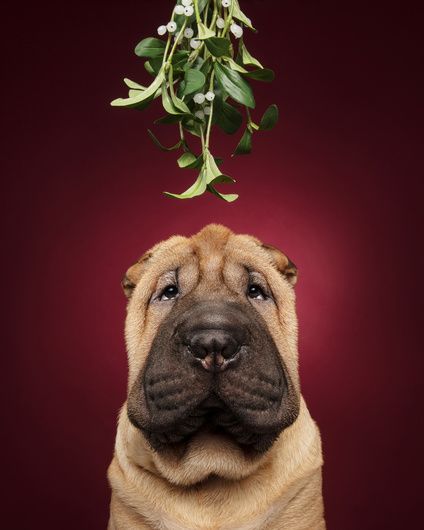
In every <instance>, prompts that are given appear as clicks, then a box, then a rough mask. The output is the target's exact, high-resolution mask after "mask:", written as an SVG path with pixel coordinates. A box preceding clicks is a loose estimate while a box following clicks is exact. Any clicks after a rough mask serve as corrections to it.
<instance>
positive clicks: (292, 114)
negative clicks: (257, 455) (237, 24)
mask: <svg viewBox="0 0 424 530" xmlns="http://www.w3.org/2000/svg"><path fill="white" fill-rule="evenodd" d="M171 4H172V2H168V1H165V0H163V1H161V2H159V1H157V2H135V1H133V2H131V1H121V2H91V3H86V2H84V3H75V2H65V3H54V4H52V5H51V6H48V5H47V4H46V3H44V4H43V5H41V4H40V3H33V4H32V5H27V6H24V5H22V4H16V5H15V7H12V6H9V7H8V8H7V9H6V11H7V12H6V18H5V19H4V20H5V24H4V28H3V30H2V32H3V35H2V36H3V37H6V39H5V43H4V44H3V46H2V55H3V72H5V71H8V76H7V77H6V78H5V81H4V82H3V83H2V88H3V90H4V91H5V95H4V96H3V100H2V104H3V106H5V107H6V109H7V110H8V111H9V112H8V113H7V115H6V117H3V125H5V131H6V134H5V135H4V139H3V141H2V146H3V152H4V157H3V162H2V163H3V164H5V171H3V172H2V175H3V184H2V187H3V189H4V191H5V192H7V195H6V201H5V205H4V207H3V209H2V215H4V216H5V219H4V220H3V221H2V227H3V230H4V235H3V238H2V246H3V250H4V258H3V260H2V261H3V263H2V264H3V266H4V267H5V271H4V273H3V275H2V278H3V290H4V303H3V308H4V316H3V322H4V323H5V332H4V338H5V339H6V340H5V344H4V354H3V360H4V370H3V374H2V375H3V378H2V379H3V382H2V394H3V396H2V397H3V409H4V411H5V414H4V419H3V425H2V427H3V437H2V438H3V442H5V443H6V447H5V449H4V450H3V452H2V478H1V483H2V485H4V486H5V490H6V491H5V494H3V501H4V506H5V507H4V508H3V509H2V521H3V524H2V526H3V527H4V528H8V529H11V528H16V529H31V530H33V529H35V528H44V529H46V528H49V529H58V528H60V529H68V528H69V529H71V528H72V529H75V528H81V529H82V528H84V529H85V528H87V529H102V528H105V527H106V521H107V517H108V502H109V490H108V485H107V482H106V478H105V474H106V468H107V466H108V463H109V461H110V458H111V456H112V450H113V443H114V435H115V424H116V416H117V411H118V409H119V407H120V405H121V404H122V402H123V401H124V398H125V391H126V357H125V348H124V341H123V325H124V316H125V300H124V297H123V295H122V293H121V289H120V279H121V276H122V274H123V273H124V271H125V270H126V268H127V266H129V265H130V264H131V263H132V262H133V261H134V260H135V259H136V258H137V257H138V256H139V255H140V254H141V253H142V252H143V251H144V250H146V249H147V248H148V247H150V246H151V245H153V244H154V243H155V242H157V241H158V240H160V239H162V238H166V237H168V236H169V235H171V234H174V233H183V234H191V233H193V232H195V231H197V230H198V229H200V228H201V227H202V226H203V225H205V224H206V223H208V222H211V221H214V222H221V223H224V224H227V225H228V226H230V227H231V228H232V229H234V230H235V231H237V232H247V233H253V234H254V235H256V236H258V237H259V238H261V239H263V240H264V241H266V242H268V243H271V244H274V245H276V246H279V247H281V248H282V249H284V250H285V251H286V252H287V253H288V254H289V256H290V257H291V258H292V259H293V261H294V262H295V263H296V264H297V265H298V267H299V270H300V280H299V284H298V287H297V293H298V314H299V320H300V363H301V378H302V383H303V393H304V395H305V397H306V399H307V402H308V404H309V407H310V409H311V411H312V414H313V416H314V418H315V419H316V420H317V421H318V423H319V425H320V428H321V431H322V437H323V446H324V455H325V467H324V495H325V505H326V512H327V520H328V527H329V528H330V529H333V530H341V529H343V530H358V529H359V528H361V530H366V529H370V530H371V529H373V530H375V529H380V528H381V529H383V528H384V529H386V530H387V529H406V528H408V529H409V528H417V527H418V526H419V525H420V523H419V522H418V521H420V520H421V522H422V517H419V510H421V509H422V508H421V506H420V505H419V502H420V501H419V495H421V493H420V491H422V479H421V477H420V475H419V471H418V468H419V465H420V461H421V454H422V447H423V440H422V424H421V423H420V420H421V417H422V416H421V413H420V411H419V401H420V398H421V392H422V389H421V388H420V384H421V381H422V373H423V368H424V362H423V358H422V348H420V342H419V340H420V339H421V329H419V316H422V298H421V297H420V294H419V290H418V288H419V281H418V277H417V276H418V272H421V270H422V259H421V257H422V256H421V252H422V251H421V248H420V247H421V245H422V244H421V243H419V241H422V232H421V235H419V233H418V223H419V221H420V218H421V209H422V206H421V203H422V194H421V191H422V185H421V178H422V172H421V169H422V168H421V167H420V165H419V161H418V155H417V153H419V151H420V150H421V152H422V140H421V139H420V138H419V132H420V126H421V124H422V118H421V117H419V116H418V108H419V106H420V105H421V104H422V92H419V90H418V77H419V71H420V70H421V68H422V59H420V55H419V52H420V50H419V34H420V32H421V27H419V26H418V22H419V17H418V13H414V12H413V11H412V8H411V6H410V4H405V3H404V4H397V7H393V8H390V7H388V4H387V3H384V4H383V3H382V4H381V5H379V4H376V3H371V4H369V3H358V2H349V1H348V2H334V3H332V2H327V1H322V2H315V1H300V2H292V1H291V2H289V1H282V2H263V1H262V2H261V1H259V0H256V1H254V0H250V1H249V0H243V1H242V5H243V6H245V11H247V12H248V14H249V15H250V16H251V17H252V18H253V20H254V22H255V25H256V26H257V27H258V28H259V30H260V32H259V34H258V35H256V36H255V35H249V36H248V37H247V39H246V41H247V44H248V47H249V48H250V49H251V51H252V53H253V54H254V55H256V56H257V57H259V58H260V59H261V60H262V59H263V60H264V62H266V63H267V65H269V66H270V67H272V68H274V69H275V71H276V74H277V80H276V82H275V83H274V84H272V85H259V84H256V85H255V87H256V88H255V93H256V96H257V103H258V105H257V107H258V111H257V115H260V114H261V113H262V112H263V110H264V109H265V108H266V106H267V105H268V104H269V103H273V102H275V103H277V104H278V105H279V107H280V110H281V121H280V123H279V125H278V127H277V128H276V129H275V131H273V132H268V133H263V134H262V135H257V136H256V137H255V146H254V153H253V154H252V155H251V156H250V157H244V158H239V159H229V158H227V159H226V162H225V165H224V168H225V171H226V172H228V173H229V174H231V175H232V176H234V177H235V178H236V179H237V180H238V182H237V184H236V186H235V188H236V190H237V192H239V193H240V195H241V198H240V200H239V201H238V202H237V203H235V204H234V205H227V204H225V203H223V202H220V201H219V200H218V199H216V198H214V197H212V196H205V197H202V198H199V199H196V200H194V201H190V202H177V201H173V200H171V199H166V198H164V197H163V196H162V195H161V192H162V191H163V190H168V191H175V192H179V191H182V190H183V189H185V187H187V185H188V184H190V183H191V181H192V180H193V179H194V176H195V175H194V174H190V173H183V172H181V171H180V170H177V168H176V164H175V158H176V157H175V154H174V153H171V154H163V153H161V152H159V151H157V150H156V148H155V147H154V146H153V144H151V143H150V140H149V139H148V137H147V134H146V127H147V126H150V124H151V122H152V121H153V119H154V118H155V117H157V116H159V115H160V113H161V111H160V108H159V106H158V105H156V106H155V108H153V109H152V110H149V111H148V112H146V113H144V114H142V113H139V112H135V111H124V110H118V109H112V108H110V107H109V101H110V100H111V99H114V98H115V97H118V96H121V95H124V93H125V90H124V88H123V84H122V78H123V77H125V76H128V77H130V78H132V79H135V80H139V81H141V82H143V81H146V74H145V72H144V69H143V65H142V62H141V60H140V59H138V58H137V57H136V56H135V55H133V54H132V49H133V46H134V45H135V44H136V43H137V42H138V41H139V40H140V39H141V38H143V37H145V36H148V35H153V34H154V32H155V29H156V27H157V26H158V25H159V23H163V22H166V21H167V19H168V16H169V15H168V13H169V11H170V8H171ZM408 5H409V7H408ZM3 9H4V8H3ZM3 15H4V12H3ZM156 130H157V133H158V134H159V135H161V138H162V139H163V140H164V142H172V141H173V140H174V139H175V138H176V136H177V135H176V132H175V131H174V130H173V129H166V128H165V129H163V130H160V129H156ZM235 142H236V138H233V137H231V138H228V137H225V136H223V135H220V134H218V135H217V136H216V137H215V139H214V144H213V148H214V152H215V153H216V154H219V155H225V156H226V157H227V156H228V155H229V154H230V152H231V150H230V149H231V146H234V145H235ZM227 189H228V187H227ZM229 191H231V192H232V191H233V189H232V188H230V190H229ZM420 504H422V501H421V502H420Z"/></svg>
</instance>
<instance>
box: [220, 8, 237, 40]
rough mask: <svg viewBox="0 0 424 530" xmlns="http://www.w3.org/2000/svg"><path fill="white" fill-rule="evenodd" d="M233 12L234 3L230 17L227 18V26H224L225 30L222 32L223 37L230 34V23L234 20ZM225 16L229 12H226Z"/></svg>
mask: <svg viewBox="0 0 424 530" xmlns="http://www.w3.org/2000/svg"><path fill="white" fill-rule="evenodd" d="M233 11H234V2H231V7H230V12H229V14H228V16H226V17H225V26H224V29H223V30H222V33H221V37H225V36H226V35H227V33H228V29H229V27H230V23H231V21H232V20H233ZM225 14H227V11H225Z"/></svg>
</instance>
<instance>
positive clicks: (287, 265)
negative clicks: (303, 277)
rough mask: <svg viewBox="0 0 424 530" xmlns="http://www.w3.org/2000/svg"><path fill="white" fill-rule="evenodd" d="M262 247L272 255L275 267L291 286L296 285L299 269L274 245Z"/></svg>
mask: <svg viewBox="0 0 424 530" xmlns="http://www.w3.org/2000/svg"><path fill="white" fill-rule="evenodd" d="M262 247H263V248H264V249H265V250H266V251H267V252H269V253H270V254H271V256H272V260H273V262H274V265H275V266H276V267H277V269H278V270H279V271H280V272H281V274H282V275H283V276H284V277H285V278H286V280H287V281H288V282H289V283H290V284H291V285H293V286H294V285H296V282H297V267H296V265H295V264H294V263H293V262H292V261H291V260H290V259H289V258H288V257H287V256H286V255H285V254H284V253H283V252H281V250H278V248H275V247H273V246H272V245H262Z"/></svg>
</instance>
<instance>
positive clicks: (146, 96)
mask: <svg viewBox="0 0 424 530" xmlns="http://www.w3.org/2000/svg"><path fill="white" fill-rule="evenodd" d="M164 79H165V74H164V71H163V70H161V71H160V72H159V74H158V76H157V77H156V79H155V80H154V81H153V83H152V84H151V85H150V86H149V87H147V88H146V90H142V91H140V94H138V95H135V96H134V97H129V98H118V99H114V100H113V101H112V102H111V105H112V106H113V107H126V108H140V106H142V105H145V103H146V102H149V101H150V100H151V99H153V97H154V96H155V94H156V92H157V91H158V90H159V89H160V87H161V85H162V82H163V81H164Z"/></svg>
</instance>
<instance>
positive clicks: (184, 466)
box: [152, 428, 265, 486]
mask: <svg viewBox="0 0 424 530" xmlns="http://www.w3.org/2000/svg"><path fill="white" fill-rule="evenodd" d="M152 456H153V461H154V463H155V466H156V468H157V469H158V470H159V472H160V474H161V475H162V476H163V477H165V478H166V479H167V480H168V481H169V482H171V483H174V484H177V485H180V486H189V485H194V484H199V483H201V482H205V481H213V480H215V479H216V478H219V479H225V480H241V479H244V478H246V477H248V476H250V475H251V474H252V473H254V472H255V471H256V470H257V469H258V467H259V466H260V465H261V464H262V462H263V459H264V458H265V455H264V454H263V453H261V454H260V453H257V452H256V451H252V450H251V449H249V448H245V447H243V446H240V445H239V444H238V443H237V442H235V441H234V440H233V439H232V437H231V436H229V435H228V434H225V433H223V432H218V431H211V430H210V429H207V428H201V429H199V431H198V432H196V433H195V434H193V435H192V436H191V437H190V438H189V439H187V440H186V441H184V442H181V443H180V444H169V445H167V446H164V447H163V448H162V450H160V451H154V452H153V455H152Z"/></svg>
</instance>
